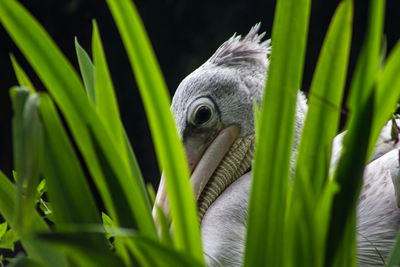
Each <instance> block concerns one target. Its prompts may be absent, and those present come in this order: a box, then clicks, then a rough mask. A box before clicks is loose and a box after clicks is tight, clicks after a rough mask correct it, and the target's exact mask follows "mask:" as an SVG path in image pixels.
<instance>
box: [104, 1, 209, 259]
mask: <svg viewBox="0 0 400 267" xmlns="http://www.w3.org/2000/svg"><path fill="white" fill-rule="evenodd" d="M107 3H108V5H109V7H110V10H111V13H112V14H113V17H114V19H115V21H116V24H117V26H118V29H119V31H120V34H121V37H122V40H123V42H124V45H125V48H126V50H127V53H128V56H129V59H130V62H131V65H132V68H133V70H134V72H135V76H136V79H137V82H138V85H139V89H140V93H141V96H142V99H143V103H144V106H145V109H146V113H147V117H148V120H149V124H150V129H151V132H152V136H153V140H154V144H155V149H156V153H157V156H158V159H159V164H160V168H161V169H164V171H165V174H166V183H167V191H168V197H169V203H170V206H171V216H172V221H173V224H174V235H175V239H174V240H175V242H176V246H177V247H178V248H179V249H180V250H185V251H187V252H188V253H190V254H191V255H193V256H194V257H195V258H196V259H197V260H199V261H202V259H203V255H202V250H201V243H200V234H199V225H198V219H197V215H196V209H195V202H194V198H193V192H192V190H191V188H190V184H189V172H188V169H187V165H186V164H185V158H184V153H183V148H182V144H181V143H180V141H179V139H178V136H177V132H176V129H175V124H174V122H173V118H172V115H171V112H170V111H169V104H170V100H169V97H168V93H167V89H166V86H165V83H164V80H163V79H162V75H161V72H160V69H159V67H158V64H157V62H156V59H155V56H154V53H153V51H152V49H151V45H150V42H149V40H148V38H147V36H146V33H145V30H144V27H143V25H142V23H141V21H140V18H139V15H138V14H137V11H136V9H135V7H134V5H133V4H132V2H131V1H128V0H117V1H107Z"/></svg>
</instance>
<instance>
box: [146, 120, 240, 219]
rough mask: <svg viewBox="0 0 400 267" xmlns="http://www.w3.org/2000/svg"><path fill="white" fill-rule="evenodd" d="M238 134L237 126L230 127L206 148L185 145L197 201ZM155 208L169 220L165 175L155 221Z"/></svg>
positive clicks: (238, 128) (161, 184) (157, 202)
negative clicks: (160, 210)
mask: <svg viewBox="0 0 400 267" xmlns="http://www.w3.org/2000/svg"><path fill="white" fill-rule="evenodd" d="M239 132H240V127H239V126H238V125H230V126H228V127H226V128H224V129H223V130H221V131H220V132H219V133H218V135H217V136H216V137H215V139H214V140H213V141H212V142H211V143H210V144H209V146H208V147H207V148H205V149H204V148H197V147H193V145H190V143H189V142H187V143H185V144H184V146H185V153H186V159H187V163H188V166H189V170H190V173H191V178H190V182H191V185H192V189H193V192H194V196H195V200H196V201H197V200H198V199H199V197H200V194H201V193H202V191H203V189H204V187H205V186H206V185H207V183H208V181H209V179H210V178H211V176H212V175H213V173H214V172H215V170H216V169H217V167H218V165H219V164H220V162H221V161H222V159H223V158H224V157H225V155H226V154H227V152H228V151H229V150H230V147H231V146H232V144H233V143H234V142H235V140H236V139H237V137H238V135H239ZM156 206H159V207H160V208H161V209H162V210H163V212H164V214H165V215H166V217H167V218H169V217H170V216H169V215H170V214H169V205H168V201H167V190H166V183H165V175H164V173H163V175H162V176H161V180H160V185H159V187H158V191H157V196H156V200H155V204H154V207H153V218H155V219H156V221H157V216H156V213H157V212H156Z"/></svg>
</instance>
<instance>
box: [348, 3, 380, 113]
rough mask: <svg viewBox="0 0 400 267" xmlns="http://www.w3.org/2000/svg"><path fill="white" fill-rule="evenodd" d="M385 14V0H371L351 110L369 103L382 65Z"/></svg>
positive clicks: (355, 73)
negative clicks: (366, 102) (359, 104)
mask: <svg viewBox="0 0 400 267" xmlns="http://www.w3.org/2000/svg"><path fill="white" fill-rule="evenodd" d="M384 12H385V1H384V0H370V6H369V20H368V27H367V32H366V39H365V41H364V43H363V47H362V50H361V54H360V57H359V59H358V61H357V66H356V69H355V72H354V77H353V80H352V84H351V90H350V95H349V100H348V105H349V108H350V107H354V106H357V104H358V103H360V102H361V103H363V102H365V101H367V100H368V98H369V95H370V92H371V90H372V87H373V86H374V84H375V82H376V78H377V73H378V70H379V65H380V64H379V63H380V55H381V53H380V52H381V45H382V36H383V23H384ZM353 88H363V90H353Z"/></svg>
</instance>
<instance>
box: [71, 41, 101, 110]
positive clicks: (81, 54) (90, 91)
mask: <svg viewBox="0 0 400 267" xmlns="http://www.w3.org/2000/svg"><path fill="white" fill-rule="evenodd" d="M75 51H76V56H77V58H78V63H79V69H80V70H81V75H82V79H83V84H84V85H85V89H86V93H87V95H88V97H89V99H90V100H91V101H92V102H93V103H94V104H96V95H95V89H94V66H93V63H92V61H91V60H90V57H89V55H88V54H87V53H86V51H85V50H84V49H83V48H82V46H80V44H79V43H78V38H76V37H75Z"/></svg>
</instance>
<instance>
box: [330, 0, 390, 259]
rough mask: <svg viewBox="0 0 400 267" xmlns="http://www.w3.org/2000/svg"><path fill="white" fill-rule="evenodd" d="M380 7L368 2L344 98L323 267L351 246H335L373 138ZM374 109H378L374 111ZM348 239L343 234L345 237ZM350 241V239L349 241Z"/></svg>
mask: <svg viewBox="0 0 400 267" xmlns="http://www.w3.org/2000/svg"><path fill="white" fill-rule="evenodd" d="M384 10H385V1H380V0H372V1H371V5H370V14H369V25H368V30H367V38H366V40H365V43H364V46H363V48H362V51H361V54H360V58H359V60H358V62H357V67H356V70H355V75H354V78H353V81H352V84H351V91H350V96H349V99H348V107H349V110H350V117H349V124H348V125H349V126H348V129H349V130H348V133H347V134H346V136H345V138H344V140H343V151H344V153H343V154H342V157H341V159H340V161H339V164H338V168H337V171H336V174H335V179H336V181H337V182H338V184H339V186H340V191H339V193H338V194H337V195H335V197H334V200H333V204H332V211H331V220H330V227H329V232H328V246H327V248H326V260H325V266H331V265H332V264H333V261H334V258H335V255H337V254H338V255H340V254H345V253H341V252H340V250H343V249H348V250H353V249H355V248H349V247H347V246H339V244H340V243H341V242H342V240H343V238H344V233H345V228H346V224H347V223H349V222H350V220H349V219H348V218H350V217H351V216H352V213H354V212H355V207H356V202H357V199H358V193H359V190H360V187H361V183H362V174H363V170H364V164H365V162H366V160H367V158H368V156H369V154H370V153H371V152H372V148H373V146H374V144H375V141H376V139H374V136H371V131H372V127H373V124H372V123H373V119H372V116H373V114H374V113H373V112H372V110H373V109H374V103H375V97H376V94H375V89H376V79H377V74H378V70H379V58H380V45H381V38H382V30H383V19H384ZM375 112H378V111H377V110H375ZM371 137H372V138H371ZM347 234H349V235H350V234H353V238H355V232H354V229H353V233H349V232H347ZM348 238H349V237H346V239H347V240H348ZM354 243H355V242H350V244H354ZM338 251H339V252H338Z"/></svg>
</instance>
